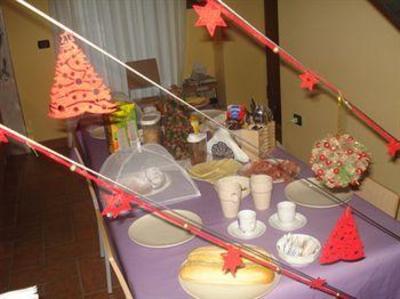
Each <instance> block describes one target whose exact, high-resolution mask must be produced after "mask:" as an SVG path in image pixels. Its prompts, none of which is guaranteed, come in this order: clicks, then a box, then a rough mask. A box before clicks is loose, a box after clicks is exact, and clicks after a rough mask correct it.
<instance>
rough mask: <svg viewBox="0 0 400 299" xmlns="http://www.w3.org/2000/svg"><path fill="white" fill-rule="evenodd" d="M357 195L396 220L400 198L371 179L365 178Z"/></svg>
mask: <svg viewBox="0 0 400 299" xmlns="http://www.w3.org/2000/svg"><path fill="white" fill-rule="evenodd" d="M356 194H357V195H358V196H360V197H361V198H363V199H365V200H366V201H368V202H370V203H371V204H373V205H374V206H376V207H377V208H379V209H381V210H382V211H384V212H385V213H387V214H389V215H390V216H392V217H393V218H396V215H397V210H398V208H399V201H400V196H399V194H396V193H395V192H393V191H391V190H389V189H387V188H386V187H384V186H382V185H381V184H379V183H377V182H375V181H374V180H372V179H370V178H365V179H364V180H363V182H362V184H361V186H360V189H359V190H358V191H356Z"/></svg>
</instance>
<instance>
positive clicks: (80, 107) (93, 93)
mask: <svg viewBox="0 0 400 299" xmlns="http://www.w3.org/2000/svg"><path fill="white" fill-rule="evenodd" d="M110 100H111V94H110V89H109V88H108V87H107V86H106V85H105V84H104V82H103V80H102V79H101V78H100V77H99V75H98V74H97V73H96V71H95V70H94V68H93V66H92V65H91V64H90V63H89V61H88V59H87V57H86V55H85V54H84V53H83V51H82V49H80V48H79V47H78V45H77V44H76V43H75V39H74V37H73V36H72V35H71V34H70V33H67V32H64V33H62V34H61V35H60V47H59V50H58V56H57V62H56V72H55V77H54V83H53V86H52V88H51V91H50V106H49V110H50V111H49V116H50V117H52V118H58V119H66V118H72V117H76V116H79V115H81V114H83V113H86V112H88V113H94V114H107V113H111V112H113V111H114V110H115V109H116V106H115V104H113V103H112V102H110Z"/></svg>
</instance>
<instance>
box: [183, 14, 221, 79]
mask: <svg viewBox="0 0 400 299" xmlns="http://www.w3.org/2000/svg"><path fill="white" fill-rule="evenodd" d="M196 20H197V14H196V13H195V11H194V10H193V9H187V10H186V36H185V39H186V40H185V64H184V76H183V78H187V77H189V76H190V74H191V73H192V67H193V64H195V63H200V64H202V65H204V66H205V67H206V68H207V72H208V74H209V75H211V76H215V59H214V40H213V39H212V38H211V37H210V35H209V34H208V32H207V30H205V29H204V27H200V28H199V27H195V26H194V24H195V23H196Z"/></svg>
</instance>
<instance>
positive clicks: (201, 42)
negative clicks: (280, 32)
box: [185, 0, 267, 104]
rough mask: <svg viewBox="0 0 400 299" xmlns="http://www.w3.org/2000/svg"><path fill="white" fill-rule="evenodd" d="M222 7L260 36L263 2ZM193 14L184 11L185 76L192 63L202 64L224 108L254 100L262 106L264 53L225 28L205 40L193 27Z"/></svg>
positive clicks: (240, 0)
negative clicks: (185, 15)
mask: <svg viewBox="0 0 400 299" xmlns="http://www.w3.org/2000/svg"><path fill="white" fill-rule="evenodd" d="M226 3H227V4H228V5H229V6H231V7H232V8H233V9H234V10H235V11H236V12H238V13H239V14H240V15H242V16H243V17H244V18H246V19H247V20H248V21H249V22H250V23H252V24H253V25H255V26H256V27H257V28H258V29H259V30H261V31H262V32H264V1H263V0H251V1H249V0H229V1H226ZM196 20H197V15H196V13H195V12H194V11H193V10H192V9H189V10H187V27H186V30H187V34H186V43H187V44H186V45H187V46H186V47H187V48H186V49H187V50H186V59H185V75H186V76H187V75H188V74H190V71H191V68H192V64H193V62H195V61H198V62H201V63H203V64H204V65H205V66H206V67H207V70H208V71H209V74H210V75H213V76H216V78H217V80H218V84H219V86H218V94H219V97H221V99H222V101H223V102H225V101H226V103H227V104H233V103H235V104H240V103H243V104H247V103H248V101H249V99H250V98H252V97H254V98H255V99H256V100H257V101H258V102H260V103H266V83H267V75H266V60H265V52H264V49H263V48H262V47H261V46H259V45H258V44H256V43H254V42H253V41H252V39H251V38H250V37H248V36H247V35H246V34H244V33H242V32H241V31H240V30H239V29H237V28H235V26H234V25H233V24H228V26H229V27H228V29H223V31H222V32H221V29H220V27H218V29H217V31H218V32H217V33H216V36H215V37H214V38H213V39H212V38H210V37H209V35H208V32H207V31H206V29H205V27H195V26H194V24H195V22H196Z"/></svg>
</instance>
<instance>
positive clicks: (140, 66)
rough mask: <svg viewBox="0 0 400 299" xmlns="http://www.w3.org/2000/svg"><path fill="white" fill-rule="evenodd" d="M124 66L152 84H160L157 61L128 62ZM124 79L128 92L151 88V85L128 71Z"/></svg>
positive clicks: (151, 59)
mask: <svg viewBox="0 0 400 299" xmlns="http://www.w3.org/2000/svg"><path fill="white" fill-rule="evenodd" d="M126 64H127V65H129V66H130V67H132V68H133V69H135V70H137V71H138V72H140V73H142V74H143V75H145V76H146V77H148V78H150V79H151V80H153V81H154V82H156V83H158V84H160V73H159V72H158V66H157V60H156V59H155V58H150V59H144V60H137V61H128V62H127V63H126ZM126 78H127V80H128V89H129V90H131V89H141V88H146V87H153V85H152V84H151V83H149V82H147V81H145V80H143V79H142V78H140V77H139V76H137V75H135V74H134V73H132V72H130V71H129V70H127V71H126Z"/></svg>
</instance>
